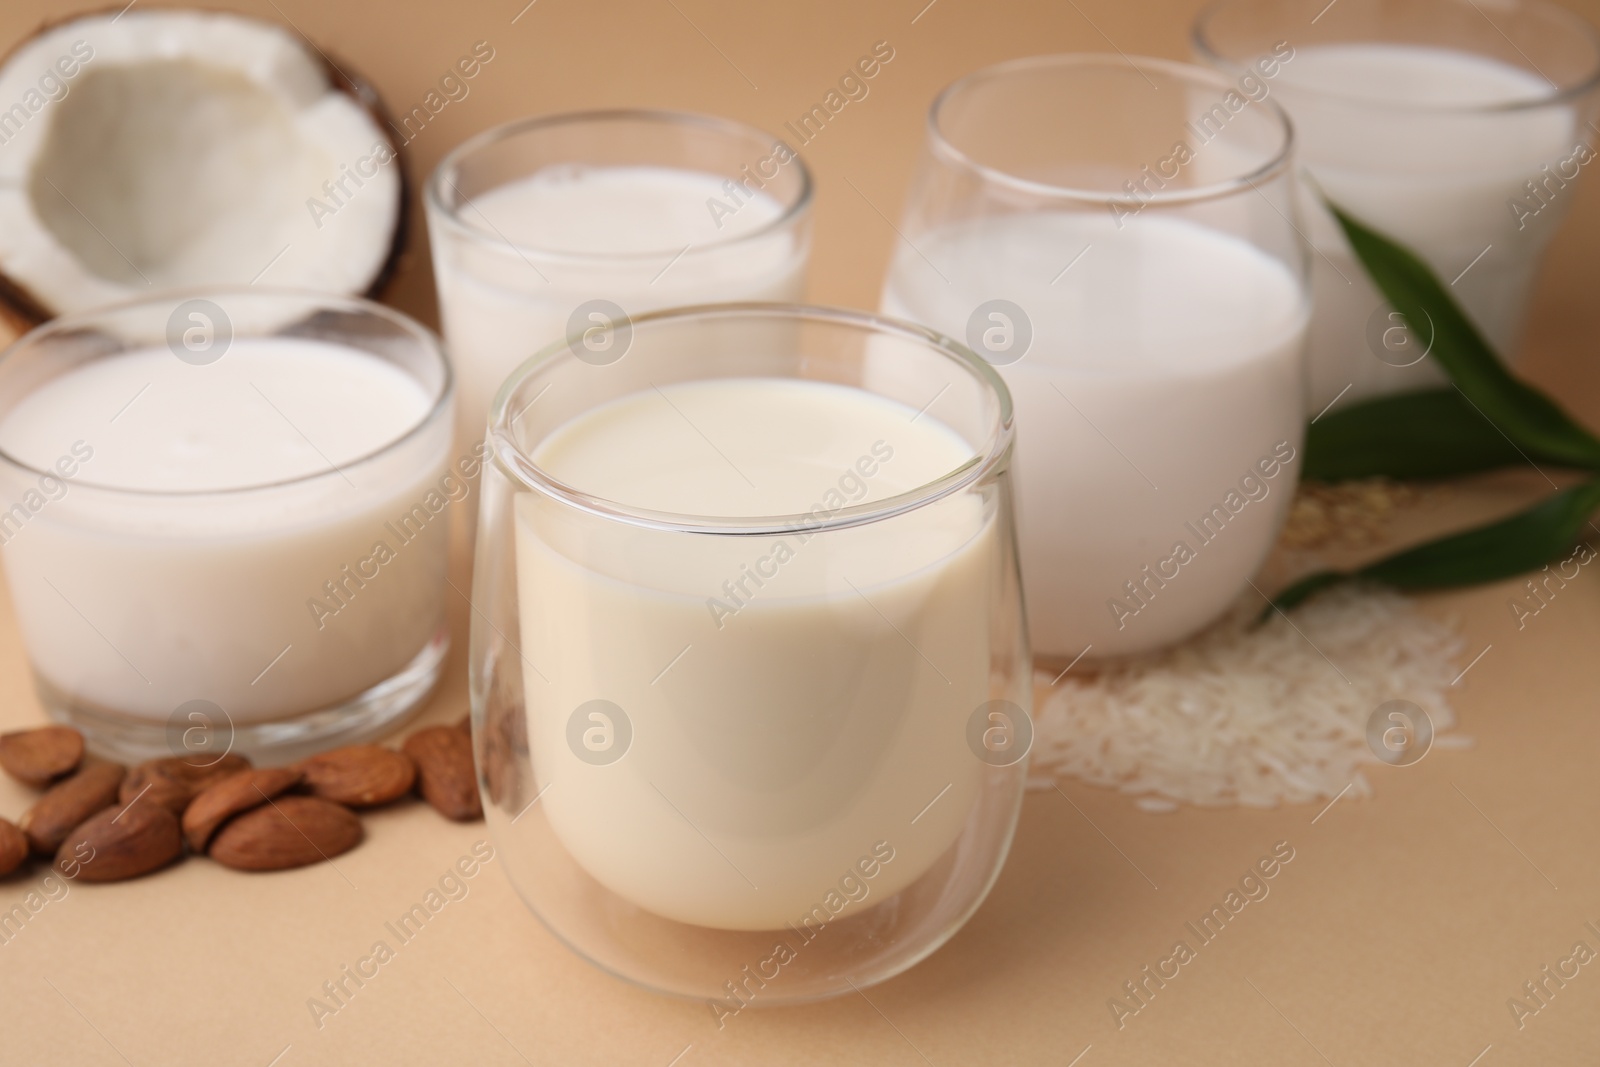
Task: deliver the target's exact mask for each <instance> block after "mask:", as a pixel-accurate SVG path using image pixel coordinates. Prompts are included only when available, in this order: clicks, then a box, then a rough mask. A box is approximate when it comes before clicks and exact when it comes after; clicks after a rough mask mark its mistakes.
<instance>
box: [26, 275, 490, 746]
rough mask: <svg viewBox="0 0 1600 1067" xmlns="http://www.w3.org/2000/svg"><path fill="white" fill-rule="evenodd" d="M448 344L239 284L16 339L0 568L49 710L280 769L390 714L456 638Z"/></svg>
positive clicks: (319, 301) (466, 468)
mask: <svg viewBox="0 0 1600 1067" xmlns="http://www.w3.org/2000/svg"><path fill="white" fill-rule="evenodd" d="M453 392H454V389H453V384H452V379H451V374H450V368H449V365H448V363H447V361H446V360H445V358H444V355H443V353H442V351H441V349H440V347H439V344H438V342H437V341H436V339H435V338H434V337H433V335H432V334H430V333H429V332H428V331H427V330H425V329H424V328H423V327H421V326H419V325H418V324H417V323H415V322H413V321H412V320H410V319H408V318H406V317H405V316H403V315H400V314H398V313H396V312H394V311H391V310H389V309H387V308H384V307H381V306H379V305H377V304H373V303H369V302H367V301H362V300H353V299H343V298H340V297H334V296H326V295H321V294H315V293H302V292H293V291H273V290H263V289H238V290H218V291H207V292H195V293H190V294H180V295H176V296H157V297H150V298H147V299H142V300H139V301H137V302H134V303H129V304H123V305H119V306H115V307H111V308H106V309H102V310H95V311H90V312H85V313H80V314H74V315H68V316H64V317H62V318H58V319H55V320H53V321H52V322H50V323H48V324H46V325H44V326H41V327H39V328H38V329H36V330H34V331H33V332H32V333H29V334H27V335H26V336H24V337H23V338H22V339H20V340H19V341H17V343H16V344H14V345H12V346H11V347H10V348H9V349H7V350H6V351H5V352H4V353H3V354H0V562H3V564H4V568H5V577H6V584H7V586H8V587H9V589H10V595H11V600H12V603H13V605H14V607H15V610H16V615H17V621H18V625H19V628H20V630H21V634H22V639H23V644H24V646H25V648H26V650H27V654H28V660H29V662H30V664H31V665H32V668H33V672H34V677H35V681H36V685H37V689H38V693H39V697H40V700H41V701H42V703H43V704H44V706H45V708H46V710H47V711H48V712H49V713H50V715H51V716H53V717H54V718H56V719H58V720H60V721H63V722H67V723H70V724H72V725H74V726H76V727H78V728H79V729H81V730H83V731H84V733H85V734H86V735H87V736H88V738H89V741H90V743H91V745H93V746H94V747H95V748H97V749H99V750H102V751H107V752H110V753H113V754H116V755H118V756H121V757H123V758H128V759H142V758H145V757H147V756H151V755H161V756H166V755H180V756H184V757H186V758H188V757H192V758H193V759H195V760H197V761H200V762H207V761H210V760H214V759H215V758H217V757H220V755H221V754H222V753H223V752H225V751H227V750H229V749H232V750H234V751H239V752H243V753H245V754H248V755H250V756H252V757H257V758H259V759H263V760H268V761H274V762H275V761H281V760H284V759H291V758H295V757H297V756H298V755H300V754H302V753H305V752H309V751H312V750H314V749H316V748H319V747H325V746H328V745H333V744H337V743H344V742H347V741H353V740H358V739H364V738H368V737H372V736H376V735H377V734H379V733H382V732H384V731H385V730H387V729H389V728H391V727H393V726H394V725H395V724H396V723H397V722H399V721H400V720H401V719H402V718H403V717H404V716H405V715H406V714H407V713H408V712H410V711H411V710H413V709H414V708H415V707H417V706H418V704H419V703H420V701H421V700H422V699H423V698H424V697H425V696H426V695H427V694H428V692H429V691H430V690H431V689H432V687H433V684H434V682H435V680H436V679H437V677H438V675H439V670H440V664H441V661H442V660H443V657H444V654H445V649H446V647H447V646H448V644H449V635H448V631H447V630H446V629H445V619H444V589H445V562H446V545H447V540H448V538H447V533H448V529H449V520H448V517H447V516H446V515H445V512H446V510H448V509H449V508H450V507H451V506H452V503H453V502H454V501H459V500H461V499H462V498H463V496H464V495H465V490H466V482H465V481H464V478H466V477H469V476H470V475H471V474H473V473H475V472H476V466H477V464H478V462H479V454H471V455H468V456H466V457H462V458H461V459H460V460H457V459H455V458H453V457H452V454H451V451H450V449H451V437H452V433H453V418H454V414H453V400H454V396H453Z"/></svg>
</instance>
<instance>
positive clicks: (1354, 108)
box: [1193, 0, 1600, 415]
mask: <svg viewBox="0 0 1600 1067" xmlns="http://www.w3.org/2000/svg"><path fill="white" fill-rule="evenodd" d="M1193 44H1194V51H1195V54H1196V56H1197V57H1198V59H1199V60H1200V61H1201V62H1204V63H1207V64H1210V65H1212V66H1214V67H1215V68H1217V69H1219V70H1221V71H1223V72H1224V73H1225V74H1227V76H1228V77H1230V78H1234V79H1240V80H1243V79H1248V80H1249V81H1250V82H1251V83H1252V84H1253V85H1256V86H1260V87H1261V89H1260V91H1262V92H1267V93H1270V94H1271V96H1272V98H1273V99H1275V100H1276V101H1277V102H1278V103H1280V104H1281V105H1282V106H1283V107H1284V108H1285V109H1286V110H1287V111H1288V113H1289V115H1290V117H1291V118H1292V119H1293V121H1294V126H1295V136H1296V139H1297V141H1298V146H1297V152H1296V154H1297V158H1298V163H1299V165H1300V166H1301V167H1303V169H1304V171H1305V173H1306V174H1307V175H1309V177H1310V181H1309V182H1307V183H1306V184H1305V186H1304V187H1303V188H1302V202H1301V207H1302V215H1301V217H1302V218H1303V220H1304V222H1303V224H1302V225H1303V226H1304V227H1305V231H1306V235H1307V237H1308V238H1309V240H1310V242H1311V244H1312V246H1313V248H1314V250H1315V255H1314V256H1313V257H1312V260H1311V281H1312V290H1313V292H1314V293H1315V296H1316V310H1315V313H1314V314H1313V316H1312V320H1311V335H1310V345H1309V348H1310V368H1311V369H1310V374H1311V390H1312V392H1311V400H1310V404H1311V412H1312V413H1313V414H1314V415H1315V414H1317V413H1320V412H1321V411H1323V410H1324V409H1326V408H1327V407H1329V406H1330V405H1332V404H1333V403H1334V402H1335V401H1339V402H1341V403H1348V402H1350V401H1352V400H1356V399H1359V398H1362V397H1368V396H1375V395H1382V394H1386V393H1395V392H1404V391H1408V390H1413V389H1422V388H1428V387H1430V386H1438V385H1442V384H1444V382H1445V378H1444V375H1443V373H1442V372H1441V371H1440V370H1439V369H1438V367H1437V365H1436V363H1435V361H1433V360H1431V359H1428V358H1426V357H1427V353H1428V348H1429V345H1430V343H1431V337H1432V333H1431V327H1430V326H1429V324H1427V323H1407V322H1405V320H1404V319H1403V318H1402V317H1401V316H1400V315H1399V314H1398V313H1396V312H1395V311H1394V310H1393V309H1392V308H1390V306H1389V304H1388V303H1387V301H1385V300H1384V298H1383V297H1382V295H1381V294H1380V293H1379V292H1378V291H1377V289H1376V288H1375V287H1374V286H1373V285H1372V283H1371V282H1370V281H1368V280H1367V276H1366V273H1365V271H1364V270H1363V269H1362V266H1361V263H1360V261H1359V260H1357V259H1356V258H1355V254H1354V252H1353V251H1352V250H1351V248H1350V245H1349V243H1348V242H1347V241H1345V239H1344V234H1343V232H1342V231H1341V230H1340V229H1339V227H1338V224H1337V223H1336V222H1335V220H1334V218H1333V216H1332V215H1331V214H1330V213H1329V212H1328V211H1327V210H1326V208H1325V207H1324V205H1323V197H1326V198H1327V199H1329V200H1331V201H1333V202H1334V203H1336V204H1338V205H1339V206H1340V208H1341V209H1342V210H1344V211H1345V212H1347V213H1348V214H1351V215H1353V216H1355V217H1356V218H1357V219H1358V220H1360V221H1361V222H1363V223H1365V224H1366V225H1367V226H1369V227H1372V228H1374V229H1377V230H1378V231H1380V232H1381V233H1384V234H1386V235H1387V236H1389V237H1391V238H1394V239H1395V240H1398V241H1400V242H1401V243H1402V244H1404V245H1406V246H1408V247H1409V248H1410V249H1411V250H1412V251H1414V252H1416V253H1417V254H1418V255H1419V256H1421V257H1422V258H1423V260H1425V261H1426V262H1427V263H1428V265H1429V266H1430V267H1431V268H1432V269H1433V272H1434V274H1435V275H1437V276H1438V277H1439V279H1440V281H1441V282H1443V283H1444V284H1446V285H1448V286H1449V288H1450V292H1451V293H1452V295H1454V296H1455V298H1456V300H1457V302H1458V303H1460V304H1461V306H1462V308H1463V310H1464V311H1465V312H1466V314H1467V317H1468V318H1470V319H1471V320H1472V321H1473V323H1474V324H1475V325H1477V327H1478V329H1479V330H1480V331H1481V332H1482V333H1483V335H1484V337H1485V338H1486V339H1487V340H1488V342H1489V343H1490V345H1492V346H1493V347H1494V349H1495V350H1496V351H1497V352H1498V353H1499V354H1500V355H1501V357H1502V358H1504V359H1508V360H1509V359H1511V358H1513V357H1514V356H1515V355H1516V352H1517V345H1518V341H1519V339H1520V337H1521V333H1522V328H1523V322H1524V319H1525V318H1526V312H1527V308H1528V298H1529V295H1530V293H1531V291H1532V289H1533V285H1534V280H1535V278H1536V276H1537V274H1538V269H1539V263H1540V259H1541V257H1542V255H1543V253H1544V250H1545V247H1546V246H1547V245H1548V244H1549V242H1550V239H1551V237H1553V236H1554V234H1555V232H1556V230H1557V228H1558V227H1559V225H1560V223H1561V220H1562V219H1563V218H1564V217H1565V216H1566V213H1567V210H1568V208H1569V207H1570V206H1571V204H1572V202H1573V199H1574V196H1575V194H1576V187H1575V183H1576V182H1578V181H1580V180H1581V175H1582V172H1583V171H1585V170H1587V169H1588V167H1589V164H1590V163H1592V162H1593V161H1594V159H1595V157H1596V152H1595V150H1594V148H1593V147H1591V146H1592V144H1593V142H1594V140H1595V130H1594V128H1593V127H1592V126H1591V125H1590V124H1591V123H1592V122H1593V121H1594V120H1595V118H1596V115H1597V108H1600V94H1597V87H1600V38H1597V36H1596V33H1595V30H1594V27H1592V26H1591V25H1590V24H1589V23H1587V22H1585V21H1584V20H1583V19H1582V18H1580V17H1578V16H1577V15H1575V14H1573V13H1571V12H1569V11H1567V10H1565V9H1563V8H1561V7H1558V6H1556V5H1555V4H1550V3H1544V2H1542V0H1496V2H1495V3H1492V4H1490V3H1478V2H1475V0H1339V2H1338V3H1336V4H1329V3H1328V2H1327V0H1224V2H1222V3H1219V4H1217V5H1216V6H1214V7H1212V8H1209V9H1208V10H1207V11H1206V12H1205V13H1203V14H1202V15H1201V16H1200V17H1199V19H1198V20H1197V21H1196V23H1195V26H1194V31H1193Z"/></svg>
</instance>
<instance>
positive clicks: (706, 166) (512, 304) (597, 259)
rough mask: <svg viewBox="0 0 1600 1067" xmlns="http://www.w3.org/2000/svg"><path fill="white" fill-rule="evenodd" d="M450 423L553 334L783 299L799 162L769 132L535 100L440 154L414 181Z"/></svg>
mask: <svg viewBox="0 0 1600 1067" xmlns="http://www.w3.org/2000/svg"><path fill="white" fill-rule="evenodd" d="M425 203H426V208H427V216H428V235H429V238H430V240H431V242H432V246H433V269H434V277H435V281H436V284H437V285H438V290H439V314H440V318H441V320H442V322H443V329H444V337H445V342H446V344H447V345H448V347H449V350H450V358H451V359H452V360H453V361H454V363H455V366H456V373H457V375H458V376H459V379H460V382H459V387H458V393H459V399H458V403H459V410H460V420H459V426H460V434H461V436H462V438H463V439H464V440H471V441H477V440H480V439H481V438H482V436H483V432H484V424H485V419H486V416H487V413H488V410H489V401H490V398H491V397H492V396H493V395H494V391H495V389H497V388H499V386H500V383H501V382H502V381H504V380H505V378H506V376H507V375H509V374H510V373H511V371H512V370H513V369H515V368H516V367H517V366H518V365H519V364H521V363H522V362H523V361H524V360H526V359H527V358H528V357H529V356H531V355H532V354H533V353H534V352H535V351H537V350H538V349H539V347H541V346H542V345H544V344H545V343H546V342H547V341H549V340H550V339H551V338H553V337H562V336H567V335H569V334H577V335H579V336H588V337H590V338H591V341H592V339H593V338H596V337H599V336H601V335H602V331H596V329H595V328H596V326H597V325H602V324H604V323H605V322H608V321H610V320H611V319H613V318H615V317H617V316H619V315H635V314H638V313H639V312H642V311H648V310H651V309H658V308H664V307H673V306H679V305H685V304H702V303H708V302H711V301H725V300H798V299H800V298H801V296H802V295H803V290H804V287H805V266H806V257H807V254H808V253H809V251H810V244H811V229H810V225H811V177H810V174H809V172H808V171H807V170H806V165H805V163H804V162H802V161H801V159H800V158H799V156H797V155H796V154H795V153H794V152H793V151H792V150H791V149H790V148H789V147H788V146H787V145H785V144H784V143H783V142H782V141H780V140H778V139H776V138H774V137H772V136H770V135H769V134H765V133H762V132H761V131H760V130H757V129H753V128H751V127H749V126H744V125H741V124H739V123H736V122H730V121H728V120H726V119H721V118H714V117H711V116H706V115H693V114H682V113H677V112H667V111H596V112H579V113H565V114H557V115H545V116H538V117H535V118H529V119H522V120H519V121H516V122H511V123H508V124H506V125H503V126H498V127H496V128H494V129H491V130H488V131H486V132H484V133H481V134H479V135H478V136H476V137H473V138H471V139H469V140H467V141H465V142H464V143H462V144H461V145H460V146H459V147H457V148H456V149H455V150H453V151H452V152H451V153H450V154H449V155H447V156H446V157H445V158H444V160H443V161H442V162H440V164H439V166H438V168H437V169H436V170H435V171H434V173H433V176H432V177H431V178H430V179H429V181H428V185H427V188H426V191H425Z"/></svg>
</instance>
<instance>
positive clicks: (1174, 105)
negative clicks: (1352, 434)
mask: <svg viewBox="0 0 1600 1067" xmlns="http://www.w3.org/2000/svg"><path fill="white" fill-rule="evenodd" d="M1289 148H1290V132H1289V127H1288V124H1287V122H1286V121H1285V119H1284V117H1283V114H1282V113H1281V112H1280V111H1279V110H1278V109H1277V108H1276V107H1275V106H1274V105H1273V104H1272V103H1271V102H1270V101H1266V100H1263V99H1261V98H1260V94H1259V93H1256V92H1254V91H1252V90H1249V89H1247V88H1244V87H1241V86H1240V85H1238V84H1236V83H1235V82H1234V81H1232V80H1230V79H1227V78H1225V77H1222V76H1220V75H1217V74H1215V73H1213V72H1210V71H1207V70H1203V69H1201V68H1198V67H1191V66H1185V65H1183V64H1177V63H1170V62H1166V61H1163V60H1153V59H1138V58H1131V59H1130V58H1126V57H1121V56H1115V55H1113V56H1109V57H1107V56H1088V55H1064V56H1043V57H1037V58H1032V59H1024V60H1017V61H1014V62H1009V63H1003V64H1000V65H999V66H995V67H990V68H987V69H985V70H980V71H978V72H977V73H975V74H971V75H969V76H967V77H966V78H964V79H962V80H961V81H958V82H956V83H955V84H954V85H952V86H950V87H949V88H948V89H946V90H945V91H944V93H943V94H941V95H940V96H939V98H938V99H937V100H936V101H935V102H934V105H933V110H932V114H931V116H930V121H929V135H928V139H927V142H926V146H925V148H924V151H923V155H922V160H921V163H920V166H919V168H918V170H917V173H916V176H915V178H914V179H913V183H912V187H911V191H910V193H909V195H908V200H907V205H906V209H905V216H904V222H903V224H902V226H901V231H902V232H903V234H904V238H905V239H904V240H903V241H902V242H901V244H900V246H899V248H898V249H897V252H896V255H895V258H894V261H893V264H892V266H891V269H890V273H889V277H888V280H887V282H886V283H885V287H884V293H883V308H884V310H885V311H886V312H888V313H890V314H893V315H898V316H902V317H905V318H908V319H912V320H915V321H919V322H925V323H927V324H929V325H930V326H933V327H935V328H936V329H939V330H941V331H943V332H945V333H947V334H949V335H951V336H953V337H959V338H963V339H965V340H966V342H967V344H968V345H969V346H971V347H972V348H973V349H974V350H975V351H977V352H978V353H979V354H980V355H982V356H983V357H984V358H985V359H987V360H989V361H990V362H991V363H993V364H994V365H995V366H996V367H997V368H998V369H999V372H1000V374H1001V376H1002V377H1003V378H1005V380H1006V383H1007V384H1008V385H1009V386H1010V388H1011V394H1012V396H1013V397H1015V399H1016V406H1017V486H1018V505H1017V511H1018V523H1019V529H1020V540H1021V546H1022V568H1023V583H1024V588H1025V590H1026V593H1027V597H1026V599H1027V606H1028V623H1029V631H1030V634H1031V637H1032V641H1033V646H1034V649H1035V651H1036V652H1038V653H1039V654H1040V655H1041V656H1043V657H1047V658H1049V659H1059V660H1061V661H1062V663H1063V665H1065V664H1067V663H1070V662H1072V661H1074V660H1076V659H1077V658H1078V657H1080V656H1087V657H1089V659H1090V660H1091V661H1092V660H1096V659H1102V658H1105V657H1110V656H1117V655H1123V654H1127V653H1136V652H1141V651H1145V650H1148V649H1152V648H1156V647H1159V646H1162V645H1165V644H1168V643H1170V642H1173V641H1176V640H1178V639H1180V638H1182V637H1185V636H1187V635H1189V634H1191V633H1193V632H1195V631H1196V630H1198V629H1199V628H1201V627H1202V626H1204V625H1206V624H1207V623H1208V622H1211V621H1212V620H1213V619H1215V618H1217V617H1218V615H1220V614H1221V613H1222V612H1223V611H1225V610H1226V609H1227V608H1228V607H1229V605H1231V604H1232V603H1234V602H1235V600H1236V599H1237V598H1238V597H1239V596H1240V595H1241V594H1242V593H1246V592H1248V585H1247V583H1248V582H1249V581H1250V579H1251V577H1252V575H1253V574H1254V573H1255V571H1256V570H1257V568H1258V567H1259V566H1260V565H1261V563H1262V561H1263V560H1264V559H1265V557H1266V555H1267V552H1268V551H1269V549H1270V548H1271V546H1272V544H1273V541H1274V539H1275V538H1276V536H1277V532H1278V528H1279V526H1280V524H1281V522H1282V520H1283V517H1284V515H1285V512H1286V509H1287V506H1288V504H1289V500H1290V497H1291V495H1292V494H1293V491H1294V484H1295V480H1296V476H1297V471H1298V468H1299V462H1298V461H1299V449H1300V441H1301V432H1302V427H1303V426H1304V423H1305V408H1304V395H1305V381H1304V370H1303V358H1302V348H1303V341H1304V336H1305V328H1306V319H1307V314H1308V299H1307V294H1306V287H1305V252H1304V249H1303V247H1302V245H1301V243H1300V241H1299V239H1298V237H1297V235H1296V232H1295V223H1294V221H1293V218H1294V212H1295V208H1294V203H1293V197H1292V192H1291V175H1290V167H1289Z"/></svg>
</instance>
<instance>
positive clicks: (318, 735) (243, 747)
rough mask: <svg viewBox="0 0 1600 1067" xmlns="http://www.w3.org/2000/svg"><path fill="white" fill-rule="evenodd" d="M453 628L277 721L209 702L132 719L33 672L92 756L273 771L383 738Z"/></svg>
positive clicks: (406, 714)
mask: <svg viewBox="0 0 1600 1067" xmlns="http://www.w3.org/2000/svg"><path fill="white" fill-rule="evenodd" d="M449 650H450V631H449V629H448V628H447V627H444V626H441V627H439V629H438V630H437V631H436V632H435V633H434V635H433V637H432V638H430V639H429V641H428V643H427V644H425V645H423V646H422V650H421V651H420V652H418V653H417V654H416V656H415V657H413V658H412V660H411V662H410V663H407V664H406V665H405V666H404V667H403V668H401V669H400V671H399V672H398V673H396V674H394V675H393V676H391V677H389V678H386V679H384V680H383V681H381V682H379V683H378V684H377V685H375V686H373V687H372V688H370V689H367V690H365V691H364V692H361V693H358V694H357V695H356V696H354V697H352V698H350V699H349V700H346V701H343V702H342V703H339V704H336V705H334V706H332V707H328V708H320V709H318V710H316V711H312V712H308V713H306V714H304V715H297V716H295V717H293V718H290V719H280V720H277V721H274V722H252V723H233V722H231V721H229V720H228V717H227V715H226V713H224V712H223V711H222V709H220V708H218V707H217V706H216V705H214V704H209V703H206V702H203V701H195V702H193V703H194V704H195V705H197V707H196V708H195V709H193V710H192V711H190V712H188V713H187V714H186V715H182V716H180V715H179V714H178V712H184V710H185V709H186V708H189V705H184V708H180V709H178V712H175V713H174V720H170V721H168V722H165V723H162V722H152V721H151V720H149V719H135V718H131V717H129V716H127V715H123V714H119V713H117V712H114V711H110V710H108V709H106V708H98V707H88V706H85V705H83V704H81V703H78V702H76V701H74V700H73V698H72V697H71V696H69V695H67V694H66V693H63V692H61V691H60V690H59V689H57V688H56V687H54V686H53V685H51V684H50V683H49V682H47V681H46V680H45V679H44V678H42V677H39V676H38V675H37V674H35V676H34V679H35V681H34V684H35V687H36V688H37V690H38V693H39V700H40V702H41V703H43V704H44V708H45V711H46V713H48V714H49V716H50V717H51V718H52V719H54V720H55V721H56V722H59V723H63V724H65V725H67V726H72V727H75V728H76V729H78V730H79V731H80V732H82V734H83V736H84V739H85V740H86V742H87V743H88V747H89V749H90V750H91V751H92V752H94V753H95V754H97V755H100V756H105V757H107V758H109V759H115V760H119V761H122V762H125V763H136V762H139V761H141V760H147V759H157V758H162V757H166V756H178V757H182V758H184V759H189V760H193V761H197V762H199V763H202V764H203V763H209V762H215V761H216V760H218V759H221V758H222V756H224V755H225V754H227V753H229V752H235V753H238V754H239V755H242V756H247V757H249V759H250V760H251V761H252V762H253V763H255V764H256V765H258V766H266V767H271V766H277V765H280V764H284V763H291V762H293V761H295V760H297V759H303V758H304V757H306V756H309V755H312V754H313V753H316V752H321V751H323V750H325V749H329V748H335V747H337V746H339V745H351V744H359V743H361V742H363V741H371V740H373V739H374V738H377V737H380V736H382V735H384V734H386V733H388V732H389V731H390V730H393V729H394V728H395V727H397V726H399V725H400V724H401V723H403V722H405V721H406V720H407V719H408V718H410V717H411V716H412V715H413V714H414V713H415V712H416V711H417V710H418V709H419V708H421V706H422V704H423V702H424V701H425V700H426V699H427V698H428V695H429V694H430V693H432V692H433V688H434V686H435V685H436V684H438V681H439V676H440V675H441V674H442V673H443V667H444V658H445V654H446V653H447V652H448V651H449Z"/></svg>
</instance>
